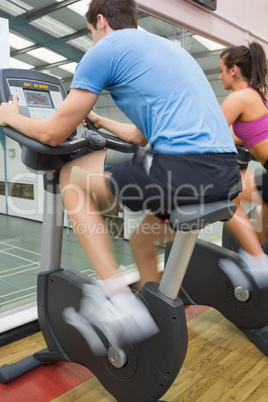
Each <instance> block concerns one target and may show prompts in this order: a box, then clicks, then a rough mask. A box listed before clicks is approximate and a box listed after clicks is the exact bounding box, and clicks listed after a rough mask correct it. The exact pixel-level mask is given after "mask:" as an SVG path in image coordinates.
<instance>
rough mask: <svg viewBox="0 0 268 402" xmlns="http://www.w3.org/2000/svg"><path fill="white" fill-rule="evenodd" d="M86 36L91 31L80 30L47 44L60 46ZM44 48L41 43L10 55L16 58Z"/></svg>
mask: <svg viewBox="0 0 268 402" xmlns="http://www.w3.org/2000/svg"><path fill="white" fill-rule="evenodd" d="M86 35H89V30H88V29H87V28H84V29H80V30H79V31H77V32H74V33H72V34H70V35H66V36H62V37H61V38H54V40H53V42H51V43H47V47H49V46H50V44H53V43H54V44H55V45H59V44H61V43H64V42H68V41H70V40H72V39H77V38H81V36H86ZM42 46H43V45H41V44H40V43H36V44H35V45H32V46H28V47H25V48H23V49H16V50H13V51H12V52H11V54H10V55H11V57H16V56H18V55H19V54H24V53H27V52H30V51H31V50H35V49H39V48H40V47H42Z"/></svg>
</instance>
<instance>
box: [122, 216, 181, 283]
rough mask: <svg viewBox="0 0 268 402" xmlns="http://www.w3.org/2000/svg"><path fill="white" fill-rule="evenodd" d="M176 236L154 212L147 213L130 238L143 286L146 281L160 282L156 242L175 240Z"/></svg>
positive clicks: (160, 274) (160, 275)
mask: <svg viewBox="0 0 268 402" xmlns="http://www.w3.org/2000/svg"><path fill="white" fill-rule="evenodd" d="M174 236H175V232H174V230H172V229H171V228H170V227H169V226H167V225H166V224H165V223H161V221H160V219H158V218H157V217H156V216H155V215H153V214H152V213H149V214H148V215H146V217H145V218H144V220H143V221H142V223H141V224H140V225H139V226H138V227H137V229H136V230H135V231H134V232H133V234H132V236H131V238H130V245H131V250H132V253H133V256H134V259H135V261H136V264H137V267H138V269H139V273H140V282H139V284H138V287H139V288H141V287H142V286H143V285H144V284H145V283H146V282H160V280H161V277H162V273H161V272H158V269H157V268H158V258H157V253H156V243H157V242H160V241H161V242H162V241H166V240H173V239H174Z"/></svg>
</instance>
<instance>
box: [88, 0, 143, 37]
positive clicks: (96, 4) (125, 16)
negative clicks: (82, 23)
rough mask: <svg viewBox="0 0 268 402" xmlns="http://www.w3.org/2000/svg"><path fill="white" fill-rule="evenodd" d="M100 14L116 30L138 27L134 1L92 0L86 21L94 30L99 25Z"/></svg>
mask: <svg viewBox="0 0 268 402" xmlns="http://www.w3.org/2000/svg"><path fill="white" fill-rule="evenodd" d="M98 14H102V15H103V16H104V17H105V18H106V19H107V21H108V24H109V25H110V27H111V28H112V29H114V30H117V29H124V28H137V26H138V23H137V11H136V3H135V1H134V0H92V2H91V4H90V6H89V9H88V11H87V13H86V19H87V22H88V23H89V24H91V25H93V27H94V28H96V25H97V15H98Z"/></svg>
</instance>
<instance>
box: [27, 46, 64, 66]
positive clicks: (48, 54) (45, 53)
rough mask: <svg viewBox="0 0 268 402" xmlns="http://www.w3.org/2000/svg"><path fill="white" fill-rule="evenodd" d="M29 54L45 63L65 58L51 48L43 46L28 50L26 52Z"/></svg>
mask: <svg viewBox="0 0 268 402" xmlns="http://www.w3.org/2000/svg"><path fill="white" fill-rule="evenodd" d="M27 54H29V55H30V56H33V57H36V58H37V59H40V60H43V61H46V62H47V63H57V62H58V61H63V60H66V57H63V56H61V55H59V54H57V53H55V52H52V51H51V50H48V49H46V48H44V47H41V48H39V49H34V50H30V51H29V52H27Z"/></svg>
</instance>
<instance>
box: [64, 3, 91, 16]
mask: <svg viewBox="0 0 268 402" xmlns="http://www.w3.org/2000/svg"><path fill="white" fill-rule="evenodd" d="M62 1H63V0H57V2H58V3H61V2H62ZM90 3H91V0H80V1H77V2H76V3H74V4H70V5H69V6H67V8H70V9H71V10H72V11H74V12H75V13H77V14H80V15H82V16H83V17H84V16H85V15H86V13H87V10H88V8H89V5H90Z"/></svg>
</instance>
